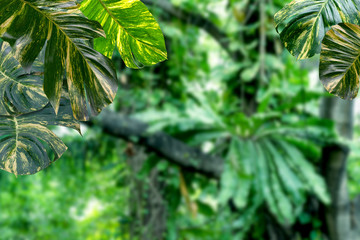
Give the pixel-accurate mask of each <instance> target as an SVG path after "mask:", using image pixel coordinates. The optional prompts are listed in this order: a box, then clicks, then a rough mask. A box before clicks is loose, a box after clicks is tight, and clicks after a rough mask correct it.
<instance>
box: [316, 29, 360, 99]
mask: <svg viewBox="0 0 360 240" xmlns="http://www.w3.org/2000/svg"><path fill="white" fill-rule="evenodd" d="M359 71H360V27H359V26H357V25H354V24H349V23H340V24H339V25H336V26H333V27H332V29H331V30H330V31H328V32H327V33H326V36H325V38H324V40H323V43H322V50H321V54H320V80H321V82H322V83H323V85H324V87H325V88H326V90H327V91H328V92H329V93H333V94H335V95H336V96H339V97H341V98H343V99H353V98H355V97H356V96H357V94H358V92H359V73H360V72H359Z"/></svg>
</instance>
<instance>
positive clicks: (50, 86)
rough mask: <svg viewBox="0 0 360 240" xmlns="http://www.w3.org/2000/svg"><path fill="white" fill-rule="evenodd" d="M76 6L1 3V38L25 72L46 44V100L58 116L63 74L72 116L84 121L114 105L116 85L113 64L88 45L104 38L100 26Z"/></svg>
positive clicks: (68, 1)
mask: <svg viewBox="0 0 360 240" xmlns="http://www.w3.org/2000/svg"><path fill="white" fill-rule="evenodd" d="M77 7H78V4H77V3H76V1H74V0H47V1H44V0H1V1H0V37H1V38H2V39H3V40H5V41H7V42H9V43H10V45H11V46H12V47H13V48H14V53H15V56H16V58H17V59H18V60H19V62H20V63H21V65H22V66H23V67H24V68H25V69H26V70H27V71H30V68H31V66H32V64H33V62H34V60H35V59H36V57H37V56H38V55H39V52H40V51H41V50H42V49H43V48H44V46H45V44H46V50H45V60H44V91H45V94H46V96H47V97H48V99H49V100H50V103H51V104H52V106H53V107H54V109H55V112H57V111H58V107H59V104H60V98H61V92H62V90H61V89H62V85H63V80H64V74H65V73H66V81H67V87H68V91H69V97H70V101H71V105H72V109H73V113H74V116H75V118H77V119H79V120H87V119H88V118H89V115H90V114H91V115H96V114H98V113H99V112H100V111H101V110H102V109H103V108H104V107H106V106H107V105H108V104H110V103H111V102H112V101H113V99H114V97H115V94H116V91H117V85H118V84H117V80H116V74H115V70H114V67H113V65H112V62H111V60H110V59H108V58H107V57H105V56H104V55H102V54H101V53H99V52H97V51H95V50H94V49H92V48H90V47H89V46H88V44H87V42H89V41H91V40H93V39H94V38H98V37H105V33H104V31H103V29H102V27H101V25H100V24H99V23H98V22H96V21H92V20H89V19H87V18H86V17H85V16H83V15H82V13H81V12H80V10H79V9H77ZM87 104H88V105H89V110H88V107H87Z"/></svg>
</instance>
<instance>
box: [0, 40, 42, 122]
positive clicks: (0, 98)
mask: <svg viewBox="0 0 360 240" xmlns="http://www.w3.org/2000/svg"><path fill="white" fill-rule="evenodd" d="M48 102H49V101H48V99H47V98H46V96H45V93H44V91H43V79H42V77H40V76H36V75H34V74H32V75H28V74H26V73H25V71H24V70H23V69H22V67H21V65H20V64H19V62H18V61H17V60H16V59H15V58H14V56H13V54H12V49H11V47H10V46H9V44H8V43H4V42H3V43H0V115H18V114H20V113H28V112H33V111H36V110H40V109H42V108H43V107H45V105H46V104H47V103H48Z"/></svg>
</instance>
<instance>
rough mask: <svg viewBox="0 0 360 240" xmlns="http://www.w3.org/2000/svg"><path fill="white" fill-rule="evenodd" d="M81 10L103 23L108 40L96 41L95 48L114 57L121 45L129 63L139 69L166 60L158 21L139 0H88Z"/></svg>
mask: <svg viewBox="0 0 360 240" xmlns="http://www.w3.org/2000/svg"><path fill="white" fill-rule="evenodd" d="M81 10H82V12H83V13H84V14H85V16H87V17H88V18H90V19H93V20H96V21H98V22H100V23H101V25H102V26H103V28H104V30H105V33H106V39H105V38H99V39H96V40H95V42H94V43H95V49H97V50H98V51H100V52H102V53H103V54H105V56H107V57H111V56H112V54H113V52H114V49H115V47H117V48H118V50H119V52H120V54H121V57H122V59H123V61H124V62H125V64H126V66H128V67H131V68H139V67H141V66H142V65H145V66H149V65H153V64H156V63H158V62H161V61H164V60H166V59H167V53H166V47H165V41H164V36H163V34H162V32H161V29H160V27H159V24H158V23H157V22H156V20H155V19H154V17H153V16H152V15H151V13H150V12H149V10H148V9H147V7H146V6H145V5H144V4H143V3H142V2H141V1H140V0H122V1H120V0H85V1H83V2H82V4H81Z"/></svg>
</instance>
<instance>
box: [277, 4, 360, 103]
mask: <svg viewBox="0 0 360 240" xmlns="http://www.w3.org/2000/svg"><path fill="white" fill-rule="evenodd" d="M359 12H360V9H359V1H357V0H350V1H348V0H340V1H335V0H321V1H318V0H304V1H297V0H294V1H292V2H291V3H289V4H287V5H286V6H285V7H284V8H283V9H282V10H280V11H279V12H278V13H276V14H275V22H276V30H277V31H278V32H279V34H280V37H281V40H282V42H283V43H284V45H285V47H286V48H287V49H288V50H289V52H290V53H291V54H292V55H294V56H296V57H297V58H298V59H305V58H309V57H312V56H314V55H315V54H317V53H320V67H319V70H320V80H321V82H322V83H323V85H324V87H325V88H326V90H327V91H328V92H330V93H333V94H335V95H336V96H339V97H341V98H343V99H354V98H355V97H356V96H357V94H358V92H359V73H358V72H359V69H360V63H359V58H360V45H359V40H360V26H358V25H359V24H360V18H359Z"/></svg>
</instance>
